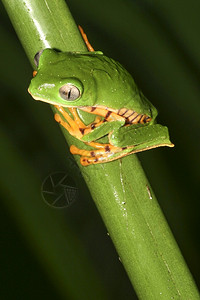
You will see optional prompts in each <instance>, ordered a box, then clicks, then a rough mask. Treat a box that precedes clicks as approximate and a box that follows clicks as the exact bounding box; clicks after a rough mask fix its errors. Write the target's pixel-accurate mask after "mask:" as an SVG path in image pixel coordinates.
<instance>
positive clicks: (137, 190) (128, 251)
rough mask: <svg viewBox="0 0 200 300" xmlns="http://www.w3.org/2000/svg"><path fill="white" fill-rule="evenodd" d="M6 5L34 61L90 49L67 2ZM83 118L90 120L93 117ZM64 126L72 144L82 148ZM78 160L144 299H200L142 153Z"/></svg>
mask: <svg viewBox="0 0 200 300" xmlns="http://www.w3.org/2000/svg"><path fill="white" fill-rule="evenodd" d="M3 3H4V6H5V7H6V10H7V12H8V14H9V16H10V19H11V22H12V23H13V26H14V28H15V30H16V32H17V34H18V36H19V39H20V41H21V43H22V45H23V47H24V50H25V52H26V54H27V56H28V58H29V60H30V62H31V64H32V65H33V58H34V55H35V54H36V53H37V52H38V51H39V50H40V49H43V48H48V47H50V48H56V49H59V50H61V51H85V50H86V46H85V44H84V42H83V40H82V38H81V35H80V33H79V31H78V29H77V26H76V24H75V22H74V20H73V18H72V16H71V13H70V11H69V9H68V7H67V5H66V4H65V2H64V1H63V0H57V1H54V0H45V1H41V0H34V1H31V0H18V1H16V0H3ZM30 101H31V99H30ZM38 105H39V103H38ZM83 121H85V122H86V123H87V122H88V116H87V115H84V116H83ZM62 130H63V134H64V136H65V138H66V140H67V143H68V144H69V145H71V144H72V143H73V144H75V145H76V146H79V147H80V145H81V143H80V142H79V141H76V140H75V139H74V138H72V137H71V136H70V135H69V134H68V132H66V131H65V130H64V129H62ZM153 151H156V150H153ZM169 151H170V150H169ZM75 159H76V161H77V164H78V165H79V167H80V170H81V172H82V174H83V176H84V179H85V181H86V183H87V185H88V188H89V190H90V192H91V195H92V197H93V199H94V201H95V204H96V206H97V208H98V210H99V212H100V214H101V216H102V218H103V220H104V222H105V225H106V227H107V230H108V233H109V235H110V237H111V239H112V241H113V243H114V245H115V247H116V249H117V252H118V254H119V257H120V261H121V262H122V263H123V265H124V267H125V269H126V271H127V273H128V276H129V278H130V281H131V282H132V284H133V286H134V289H135V291H136V293H137V295H138V297H139V299H148V300H150V299H152V300H155V299H187V300H188V299H193V300H194V299H199V294H198V291H197V289H196V287H195V284H194V281H193V278H192V276H191V274H190V272H189V270H188V268H187V266H186V264H185V262H184V259H183V257H182V255H181V253H180V250H179V248H178V246H177V244H176V241H175V240H174V237H173V235H172V233H171V231H170V229H169V226H168V224H167V223H166V220H165V218H164V216H163V213H162V212H161V209H160V207H159V205H158V203H157V200H156V198H155V195H154V193H153V191H152V189H151V187H150V184H149V182H148V180H147V178H146V176H145V174H144V172H143V169H142V167H141V164H140V162H139V161H138V159H137V156H136V155H130V156H128V157H124V158H122V159H119V160H117V161H114V162H110V163H106V164H98V165H91V166H89V167H82V166H81V165H80V163H79V158H77V157H75Z"/></svg>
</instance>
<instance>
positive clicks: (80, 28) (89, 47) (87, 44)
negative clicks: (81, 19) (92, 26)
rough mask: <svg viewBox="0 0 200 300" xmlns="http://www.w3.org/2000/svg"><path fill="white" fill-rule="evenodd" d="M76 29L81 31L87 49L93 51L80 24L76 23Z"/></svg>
mask: <svg viewBox="0 0 200 300" xmlns="http://www.w3.org/2000/svg"><path fill="white" fill-rule="evenodd" d="M78 29H79V31H80V33H81V35H82V37H83V39H84V42H85V44H86V46H87V48H88V50H89V51H90V52H93V51H94V48H93V47H92V46H91V44H90V42H89V41H88V38H87V35H86V34H85V32H84V31H83V28H82V27H81V26H80V25H78Z"/></svg>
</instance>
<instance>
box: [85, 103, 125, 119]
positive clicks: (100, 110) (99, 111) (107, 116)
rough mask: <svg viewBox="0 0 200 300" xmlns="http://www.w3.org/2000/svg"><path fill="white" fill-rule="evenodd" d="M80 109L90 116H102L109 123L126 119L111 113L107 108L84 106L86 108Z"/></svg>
mask: <svg viewBox="0 0 200 300" xmlns="http://www.w3.org/2000/svg"><path fill="white" fill-rule="evenodd" d="M80 109H81V110H83V111H86V112H88V113H90V114H94V115H98V116H102V117H104V118H105V120H106V121H108V122H112V121H117V120H118V121H124V117H121V116H119V115H118V114H117V113H115V112H112V111H109V110H108V109H106V108H99V107H95V106H84V107H80Z"/></svg>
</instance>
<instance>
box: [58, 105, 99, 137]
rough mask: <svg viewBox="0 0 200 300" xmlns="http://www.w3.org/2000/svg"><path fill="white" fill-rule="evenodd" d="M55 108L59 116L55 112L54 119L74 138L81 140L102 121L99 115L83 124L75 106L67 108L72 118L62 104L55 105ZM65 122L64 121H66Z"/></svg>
mask: <svg viewBox="0 0 200 300" xmlns="http://www.w3.org/2000/svg"><path fill="white" fill-rule="evenodd" d="M55 107H56V109H57V110H58V111H59V112H60V114H61V115H62V116H63V118H64V119H63V118H61V116H60V115H59V114H55V116H54V118H55V120H56V121H57V122H58V123H59V124H61V125H62V126H63V127H64V128H65V129H66V130H67V131H68V132H69V133H70V134H71V135H73V136H74V137H75V138H77V139H79V140H81V139H82V138H83V137H84V136H85V135H87V134H88V133H90V132H91V131H92V130H94V128H96V127H98V126H100V125H101V124H102V123H103V121H102V120H101V118H100V117H98V116H97V117H96V119H95V121H94V122H93V123H91V124H89V125H85V124H84V123H83V122H82V121H81V120H80V118H79V116H78V114H77V111H76V108H73V107H71V108H68V109H69V111H70V113H71V114H72V116H73V119H72V118H71V117H70V116H69V114H68V113H67V112H66V111H65V110H64V108H63V107H62V106H58V105H55ZM65 120H66V121H67V122H66V121H65Z"/></svg>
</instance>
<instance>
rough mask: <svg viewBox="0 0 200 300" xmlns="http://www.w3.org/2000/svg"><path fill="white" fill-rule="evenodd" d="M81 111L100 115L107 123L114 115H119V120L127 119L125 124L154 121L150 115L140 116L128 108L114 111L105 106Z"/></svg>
mask: <svg viewBox="0 0 200 300" xmlns="http://www.w3.org/2000/svg"><path fill="white" fill-rule="evenodd" d="M78 108H79V109H81V110H83V111H86V112H88V113H91V114H95V115H100V116H102V117H104V118H105V120H106V121H109V119H110V118H111V117H112V114H115V115H118V116H119V118H120V119H121V118H123V119H125V124H126V125H129V124H139V123H140V124H146V123H148V122H150V121H151V120H152V119H151V117H149V116H148V115H145V114H139V113H137V112H136V111H133V110H131V109H127V108H120V109H112V108H110V107H105V106H81V107H78Z"/></svg>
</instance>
